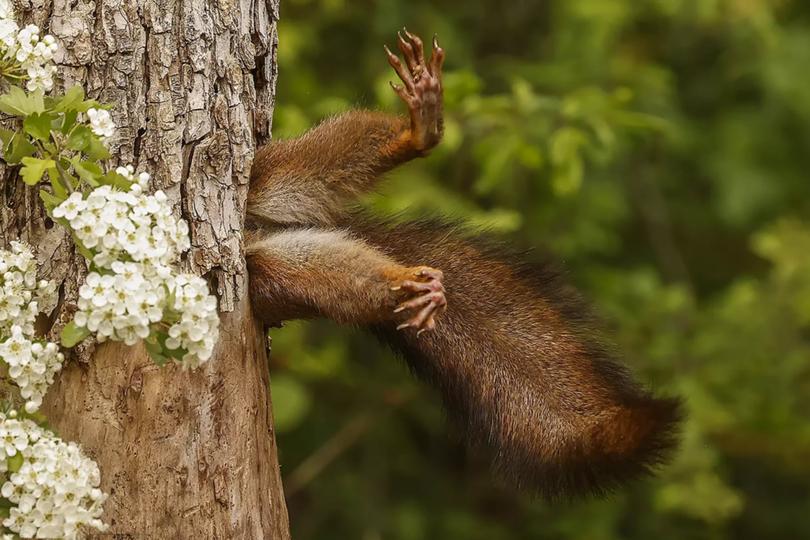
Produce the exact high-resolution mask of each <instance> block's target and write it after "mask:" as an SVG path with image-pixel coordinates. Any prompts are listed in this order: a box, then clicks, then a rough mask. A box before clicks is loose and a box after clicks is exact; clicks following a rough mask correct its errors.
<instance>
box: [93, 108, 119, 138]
mask: <svg viewBox="0 0 810 540" xmlns="http://www.w3.org/2000/svg"><path fill="white" fill-rule="evenodd" d="M87 118H89V119H90V129H92V130H93V133H95V134H96V135H98V136H99V137H101V138H102V139H104V140H107V139H109V138H111V137H112V136H113V135H114V134H115V123H113V121H112V116H110V112H109V111H107V110H104V109H88V110H87Z"/></svg>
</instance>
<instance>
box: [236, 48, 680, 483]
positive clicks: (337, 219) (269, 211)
mask: <svg viewBox="0 0 810 540" xmlns="http://www.w3.org/2000/svg"><path fill="white" fill-rule="evenodd" d="M414 39H416V38H415V37H414V36H410V35H409V39H408V40H407V42H406V46H404V47H403V45H402V44H400V48H401V50H402V51H403V53H404V55H405V57H406V61H407V62H408V65H410V66H414V65H415V66H419V65H420V64H419V61H420V60H421V62H422V64H421V65H422V66H423V69H419V68H417V69H416V70H413V69H410V70H408V71H407V72H405V73H404V74H403V72H402V65H401V64H400V65H399V67H397V65H396V63H395V61H394V60H391V59H390V58H389V61H391V62H392V65H394V67H395V69H396V70H397V71H398V73H399V74H400V76H401V77H402V78H403V81H404V82H405V87H404V90H403V89H402V88H400V89H398V93H399V94H400V96H402V97H403V99H404V100H405V101H406V103H407V104H408V106H409V112H410V119H406V118H400V117H394V116H388V115H384V114H380V113H372V112H367V111H354V112H349V113H347V114H344V115H342V116H339V117H337V118H333V119H330V120H328V121H326V122H324V123H323V124H321V125H320V126H318V127H316V128H314V129H313V130H311V131H310V132H308V133H306V134H305V135H303V136H302V137H300V138H298V139H295V140H292V141H281V142H276V143H272V144H270V145H268V146H266V147H264V148H262V149H260V150H259V152H258V153H257V156H256V160H255V162H254V167H253V171H252V177H251V190H250V194H249V200H248V214H249V216H250V218H251V221H252V223H253V227H254V228H253V230H252V231H251V233H250V234H249V236H248V238H247V260H248V267H249V271H250V284H251V299H252V301H253V304H254V309H255V311H256V313H257V315H258V316H259V317H261V318H262V319H263V320H264V321H265V322H267V323H268V324H269V323H275V322H278V321H281V320H286V319H293V318H313V317H328V318H332V319H334V320H336V321H339V322H343V323H350V324H356V325H362V326H366V327H368V328H370V329H371V330H372V331H373V332H374V333H375V334H376V335H378V336H379V337H380V338H381V339H383V340H384V341H386V342H387V343H389V344H390V345H392V346H393V347H394V348H395V349H396V350H398V351H400V352H401V353H402V354H403V356H404V357H405V358H406V360H407V361H408V364H409V366H410V368H411V370H412V371H413V372H414V373H415V374H416V375H417V376H418V377H419V378H421V379H423V380H425V381H427V382H429V383H430V384H432V385H433V386H435V387H436V388H437V389H438V390H439V391H440V393H441V395H442V398H443V401H444V404H445V406H446V408H447V411H448V413H449V415H450V417H451V419H452V420H453V421H454V422H455V423H456V424H457V425H458V427H459V428H461V430H462V431H463V432H464V433H465V434H466V436H467V438H468V440H469V443H470V444H471V446H473V447H475V448H477V449H480V450H482V451H484V452H487V453H489V455H490V456H491V458H492V461H493V464H494V466H495V467H496V468H497V469H498V470H499V471H500V472H501V473H502V474H504V475H505V476H506V477H507V478H509V479H511V480H512V481H513V482H514V483H515V484H517V485H519V486H520V487H523V488H526V489H529V490H531V491H534V492H538V493H541V494H543V495H546V496H549V497H557V496H565V495H574V494H579V493H588V492H596V493H598V492H602V491H604V490H607V489H610V488H612V487H614V486H616V485H618V484H619V483H621V482H623V481H625V480H627V479H630V478H632V477H634V476H637V475H638V474H640V473H643V472H646V471H648V470H649V469H650V467H652V466H653V465H655V464H657V463H658V462H660V460H661V459H662V458H663V457H665V455H666V454H667V452H668V451H669V450H671V449H672V448H673V446H674V444H675V437H674V428H675V427H676V426H677V423H678V420H679V408H678V402H677V401H676V400H673V399H661V398H655V397H653V396H652V395H651V394H650V393H649V392H648V391H646V390H644V389H643V388H642V387H641V386H640V385H639V384H637V383H636V382H635V381H633V380H632V379H631V377H630V375H629V374H628V372H627V370H626V369H625V368H624V367H622V366H621V365H620V364H619V363H618V362H617V361H615V360H614V358H613V355H612V354H611V353H610V352H609V351H608V350H607V349H606V348H605V346H604V345H602V343H603V342H602V340H601V339H600V338H599V334H598V332H597V331H596V330H595V329H594V328H593V326H592V325H591V323H590V320H589V316H588V309H587V307H585V306H584V304H583V303H582V302H581V301H580V300H579V298H578V295H577V294H576V292H575V291H573V289H571V288H570V287H569V286H568V285H566V284H565V283H564V282H563V281H562V280H561V279H560V277H559V276H558V275H557V274H556V273H555V272H554V271H553V270H551V269H550V267H548V266H543V267H533V266H530V265H528V264H526V263H525V262H522V261H521V260H520V259H519V258H518V257H516V256H514V255H511V254H509V253H508V251H507V250H505V249H503V248H502V247H501V246H499V245H497V244H496V243H494V242H492V241H490V240H486V239H483V238H480V237H474V236H472V235H470V234H469V233H466V232H464V231H461V230H459V229H458V228H457V227H455V226H452V225H448V224H446V223H442V222H440V221H424V222H419V223H409V224H398V225H394V224H392V223H385V222H379V221H375V220H373V219H370V218H365V217H362V216H359V215H355V214H352V213H350V212H349V211H348V210H347V205H346V203H347V201H348V200H349V199H351V197H352V196H354V195H356V194H359V193H362V192H364V191H367V190H369V189H370V188H371V187H372V186H373V185H374V183H375V181H376V180H377V179H378V177H379V176H380V175H381V174H383V173H384V172H386V171H387V170H390V169H391V168H393V167H394V166H396V165H397V164H399V163H402V162H405V161H407V160H409V159H412V158H414V157H417V156H419V155H424V153H425V152H426V151H427V150H429V149H430V147H432V146H433V145H435V144H436V143H437V142H438V140H439V138H440V136H441V77H440V73H441V60H442V59H443V51H441V49H438V48H437V47H436V48H435V49H434V54H433V57H432V58H431V60H430V62H428V63H425V62H424V60H423V59H421V51H419V54H418V55H417V54H416V52H417V47H416V46H415V42H414V41H413V40H414ZM409 47H410V48H409ZM419 49H421V44H420V45H419ZM409 55H410V57H409ZM417 74H421V76H419V77H417ZM407 77H410V80H406V78H407ZM403 94H405V95H403ZM423 265H424V266H423ZM425 266H427V267H432V268H437V269H439V270H441V271H442V272H438V273H437V272H436V271H435V270H432V269H428V270H424V267H425ZM442 273H443V276H442V275H441V274H442ZM403 284H404V285H403ZM411 293H413V294H411ZM445 301H446V305H447V309H446V311H444V302H445ZM403 302H409V304H408V305H411V306H412V307H409V308H408V309H404V310H401V311H398V312H395V309H396V308H397V306H398V305H401V303H403ZM422 310H424V311H422ZM414 313H417V315H414ZM403 323H404V324H411V326H412V327H408V328H404V329H403V330H397V326H399V325H402V324H403ZM417 330H429V331H426V332H424V333H422V334H421V335H419V336H418V335H417Z"/></svg>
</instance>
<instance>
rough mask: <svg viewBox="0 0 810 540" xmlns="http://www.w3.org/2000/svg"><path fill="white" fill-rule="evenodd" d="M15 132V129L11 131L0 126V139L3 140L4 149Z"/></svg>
mask: <svg viewBox="0 0 810 540" xmlns="http://www.w3.org/2000/svg"><path fill="white" fill-rule="evenodd" d="M15 133H16V131H12V130H10V129H6V128H0V141H3V149H4V150H5V149H6V148H7V147H8V144H9V143H10V142H11V139H13V138H14V134H15Z"/></svg>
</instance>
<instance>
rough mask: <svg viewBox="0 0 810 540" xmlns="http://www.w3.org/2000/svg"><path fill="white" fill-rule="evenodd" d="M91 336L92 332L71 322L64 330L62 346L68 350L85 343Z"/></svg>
mask: <svg viewBox="0 0 810 540" xmlns="http://www.w3.org/2000/svg"><path fill="white" fill-rule="evenodd" d="M89 335H90V330H88V329H87V328H84V327H81V326H77V325H76V322H75V321H70V322H69V323H68V324H67V326H65V327H64V328H63V329H62V346H63V347H67V348H68V349H69V348H71V347H73V346H75V345H76V344H77V343H79V342H81V341H83V340H84V339H85V338H86V337H87V336H89Z"/></svg>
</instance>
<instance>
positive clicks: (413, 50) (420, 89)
mask: <svg viewBox="0 0 810 540" xmlns="http://www.w3.org/2000/svg"><path fill="white" fill-rule="evenodd" d="M403 33H404V34H405V35H404V36H403ZM397 46H398V47H399V50H400V51H401V52H402V57H403V59H404V60H405V62H404V63H403V61H402V60H400V59H399V57H397V55H395V54H394V53H392V52H391V50H390V49H389V48H388V47H385V53H386V55H387V56H388V63H389V64H391V67H393V68H394V71H396V72H397V75H398V76H399V78H400V79H401V80H402V83H403V84H402V85H396V84H394V83H391V87H392V88H393V89H394V92H396V93H397V95H398V96H399V97H400V98H401V99H402V101H404V102H405V104H406V105H407V106H408V112H409V114H410V117H411V129H410V133H409V135H410V144H411V145H412V146H413V149H414V150H416V151H418V152H427V151H428V150H430V149H431V148H433V147H434V146H436V145H437V144H438V143H439V141H440V140H441V138H442V133H443V132H444V118H443V114H442V64H443V63H444V49H442V48H441V47H440V46H439V41H438V39H437V38H436V37H434V38H433V51H432V53H431V56H430V60H428V61H426V60H425V53H424V45H423V43H422V40H421V39H419V36H417V35H415V34H411V33H410V32H408V31H407V30H406V29H404V28H403V30H402V32H399V33H397Z"/></svg>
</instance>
